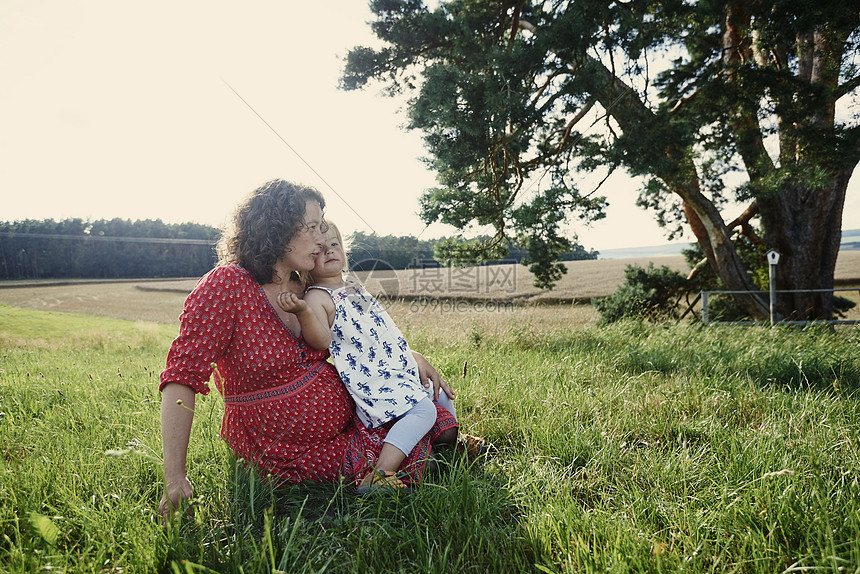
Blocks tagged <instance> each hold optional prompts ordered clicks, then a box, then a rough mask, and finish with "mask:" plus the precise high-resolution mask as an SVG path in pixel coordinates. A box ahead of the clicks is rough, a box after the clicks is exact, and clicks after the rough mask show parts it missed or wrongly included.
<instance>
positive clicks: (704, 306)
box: [702, 287, 860, 325]
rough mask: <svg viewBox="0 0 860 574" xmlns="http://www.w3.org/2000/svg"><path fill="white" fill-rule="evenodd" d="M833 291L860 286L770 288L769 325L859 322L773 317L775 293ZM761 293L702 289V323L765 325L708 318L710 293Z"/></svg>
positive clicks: (754, 322) (852, 323) (857, 288)
mask: <svg viewBox="0 0 860 574" xmlns="http://www.w3.org/2000/svg"><path fill="white" fill-rule="evenodd" d="M835 291H857V292H858V294H860V287H846V288H841V289H772V290H771V291H770V309H771V317H770V323H769V324H770V325H808V324H810V323H821V324H827V325H855V324H860V321H853V320H852V321H844V320H836V319H833V320H830V321H775V320H774V317H773V305H774V298H775V296H776V294H777V293H823V292H835ZM744 293H746V294H753V295H763V294H764V293H763V292H761V291H702V323H704V324H705V325H767V324H768V322H767V321H710V320H709V318H708V298H709V297H710V296H711V295H740V294H744Z"/></svg>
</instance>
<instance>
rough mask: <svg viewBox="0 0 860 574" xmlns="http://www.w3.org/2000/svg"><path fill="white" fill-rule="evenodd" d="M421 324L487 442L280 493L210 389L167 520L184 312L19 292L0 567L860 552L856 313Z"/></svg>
mask: <svg viewBox="0 0 860 574" xmlns="http://www.w3.org/2000/svg"><path fill="white" fill-rule="evenodd" d="M559 309H561V308H559ZM446 319H448V318H442V320H443V321H444V320H446ZM499 320H500V321H501V320H503V317H502V316H500V317H499ZM38 322H41V324H40V325H39V327H38V328H37V329H33V326H34V325H37V323H38ZM402 323H404V324H405V325H406V328H407V333H406V335H407V338H409V339H410V341H411V342H412V343H413V345H414V346H415V347H416V348H419V349H421V350H423V351H426V353H427V354H428V355H429V356H430V357H431V359H432V361H433V362H434V364H436V365H438V366H439V367H440V368H441V369H442V370H443V371H444V373H445V376H446V378H447V379H448V380H449V381H450V382H451V383H452V384H453V386H454V387H455V388H456V390H457V393H458V395H457V406H458V414H459V415H460V418H461V422H462V424H463V427H464V430H466V431H468V432H471V433H474V434H480V435H483V436H485V437H486V438H487V439H488V440H489V441H490V442H491V443H492V445H493V446H494V450H493V451H492V452H491V454H490V455H489V456H487V457H483V458H480V459H478V460H475V461H468V460H466V459H465V458H464V457H462V456H460V455H459V454H458V453H456V452H442V453H440V455H439V462H438V466H439V467H440V468H439V471H438V472H437V473H435V474H433V475H431V476H430V477H428V478H427V480H426V481H425V483H424V484H423V485H422V486H421V488H420V489H418V491H417V492H415V493H414V494H411V495H409V496H380V497H370V498H360V497H356V496H355V495H354V493H353V492H352V491H351V490H350V489H349V488H348V487H346V486H344V485H324V486H319V485H317V486H312V485H305V486H293V487H289V488H286V489H283V490H279V491H274V490H272V488H271V487H270V486H269V485H268V484H267V483H266V481H265V480H264V479H262V478H260V477H258V476H256V475H254V474H253V473H249V472H247V471H246V470H245V469H244V467H243V466H241V465H239V464H237V463H236V462H235V461H234V460H232V458H231V457H230V456H229V452H228V450H227V448H226V447H225V445H224V444H223V442H222V441H221V440H220V439H219V438H218V427H219V423H220V417H221V413H222V409H223V403H222V402H221V400H220V398H219V397H217V396H216V395H215V393H213V394H212V395H209V396H207V397H199V400H198V402H197V407H196V408H197V414H196V418H195V425H194V429H193V436H192V447H191V451H190V461H189V469H190V471H191V480H192V482H193V483H194V485H195V487H196V491H197V494H198V497H197V498H196V499H195V500H194V501H192V504H191V506H192V511H193V513H192V514H188V515H185V517H184V518H182V519H180V520H175V521H173V522H172V523H171V524H170V525H169V526H167V527H163V526H161V525H160V524H159V521H158V520H157V517H156V515H155V508H156V505H157V502H158V498H159V496H160V488H161V487H160V481H161V470H160V456H161V455H160V450H161V448H160V434H159V431H158V412H159V405H160V397H159V396H158V393H157V389H156V381H157V377H158V372H159V371H160V369H161V367H162V365H163V362H164V357H165V354H166V350H167V347H168V345H169V341H170V338H171V336H172V335H173V334H174V333H175V327H164V326H154V325H153V324H145V323H135V322H129V321H115V320H109V319H102V318H90V317H83V316H72V315H59V314H50V315H49V314H44V313H40V312H34V311H21V310H17V309H12V308H9V307H3V306H0V412H2V414H0V453H2V456H0V471H2V472H0V530H2V538H0V570H3V571H9V572H34V571H40V570H41V571H51V570H58V571H67V572H181V573H186V572H245V573H249V572H276V571H282V572H320V571H327V572H365V571H380V572H391V571H394V572H399V571H403V572H416V571H417V572H562V571H616V572H628V571H668V572H674V571H693V572H699V571H731V572H735V571H737V572H782V571H810V570H814V571H832V572H856V571H858V569H860V543H858V542H860V485H858V479H860V455H858V453H860V405H858V402H857V391H858V387H860V356H858V351H857V348H858V334H860V332H859V331H858V330H857V329H854V328H852V329H842V330H836V331H834V330H826V329H805V330H804V329H743V330H740V329H732V328H729V327H719V328H713V327H712V328H700V327H691V326H678V327H672V328H664V327H652V326H647V325H642V324H636V323H624V324H619V325H616V326H612V327H610V328H604V329H596V328H594V327H590V326H585V327H579V328H560V327H558V326H553V327H552V328H551V329H542V328H541V325H540V322H539V321H524V320H522V318H521V317H519V318H518V319H517V320H516V321H512V322H511V324H510V325H509V326H508V327H507V328H506V329H499V326H498V325H495V326H493V327H492V330H491V328H490V325H489V324H488V323H480V322H475V323H473V324H472V325H471V326H467V325H465V324H464V325H463V327H462V328H460V329H459V332H458V333H457V334H453V333H451V334H446V335H445V336H444V337H439V336H438V333H437V332H435V331H434V330H433V329H432V328H429V327H428V326H427V325H426V323H423V322H419V321H413V322H411V323H410V321H405V320H404V321H402Z"/></svg>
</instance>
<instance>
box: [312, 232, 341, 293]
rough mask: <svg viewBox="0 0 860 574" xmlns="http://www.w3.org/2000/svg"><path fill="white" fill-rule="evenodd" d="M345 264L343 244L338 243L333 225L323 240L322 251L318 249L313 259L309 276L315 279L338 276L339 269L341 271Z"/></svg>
mask: <svg viewBox="0 0 860 574" xmlns="http://www.w3.org/2000/svg"><path fill="white" fill-rule="evenodd" d="M345 266H346V255H345V254H344V252H343V246H342V245H341V244H340V239H338V237H337V232H336V231H335V230H334V228H333V227H329V230H328V231H327V232H326V234H325V239H324V240H323V248H322V251H320V253H319V255H317V256H316V259H315V260H314V269H313V271H311V276H312V277H313V278H314V279H315V280H317V279H324V278H329V277H340V274H341V271H343V268H344V267H345Z"/></svg>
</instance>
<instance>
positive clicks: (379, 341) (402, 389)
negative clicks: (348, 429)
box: [309, 283, 433, 428]
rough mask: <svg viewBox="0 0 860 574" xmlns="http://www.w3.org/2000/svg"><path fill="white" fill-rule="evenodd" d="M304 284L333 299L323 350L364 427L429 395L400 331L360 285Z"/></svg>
mask: <svg viewBox="0 0 860 574" xmlns="http://www.w3.org/2000/svg"><path fill="white" fill-rule="evenodd" d="M309 289H320V290H322V291H326V292H327V293H328V294H329V295H331V298H332V301H334V308H335V315H334V321H333V322H332V326H331V345H330V346H329V351H330V353H331V358H332V361H333V362H334V366H335V367H336V368H337V372H338V373H340V378H341V379H342V380H343V383H344V384H345V385H346V387H347V389H349V393H350V394H351V395H352V398H353V400H355V405H356V411H357V413H358V418H359V420H361V422H362V423H364V425H365V426H367V427H370V428H377V427H380V426H382V425H384V424H385V423H387V422H389V421H392V420H394V419H396V418H397V417H399V416H401V415H403V414H405V413H406V412H407V411H408V410H409V409H411V408H412V407H413V406H414V405H416V404H418V401H420V400H421V399H423V398H424V397H427V396H430V397H431V398H432V396H433V395H432V391H431V390H429V389H427V388H425V387H424V385H422V384H421V380H420V378H419V377H418V365H417V364H416V363H415V358H414V357H413V356H412V352H411V351H410V350H409V346H408V345H407V344H406V339H404V338H403V333H401V332H400V329H398V328H397V325H395V324H394V321H393V320H392V319H391V317H390V316H389V315H388V312H387V311H386V310H385V309H384V308H383V307H382V305H380V304H379V301H377V300H376V298H375V297H373V295H371V294H370V293H368V292H367V290H366V289H365V288H364V286H362V285H361V284H359V283H347V285H346V286H344V287H341V288H339V289H328V288H326V287H319V286H316V285H314V286H312V287H309Z"/></svg>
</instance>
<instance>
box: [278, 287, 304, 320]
mask: <svg viewBox="0 0 860 574" xmlns="http://www.w3.org/2000/svg"><path fill="white" fill-rule="evenodd" d="M278 306H279V307H280V308H281V309H283V310H284V311H286V312H287V313H293V314H294V315H297V314H299V313H304V312H305V311H308V310H309V309H310V307H308V304H307V303H305V302H304V300H302V299H299V297H298V296H297V295H296V294H295V293H290V292H289V291H284V292H283V293H278Z"/></svg>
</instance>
